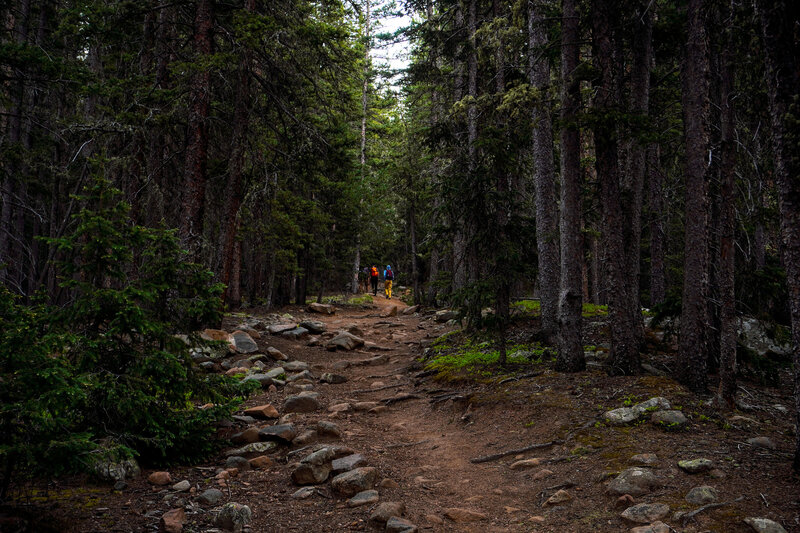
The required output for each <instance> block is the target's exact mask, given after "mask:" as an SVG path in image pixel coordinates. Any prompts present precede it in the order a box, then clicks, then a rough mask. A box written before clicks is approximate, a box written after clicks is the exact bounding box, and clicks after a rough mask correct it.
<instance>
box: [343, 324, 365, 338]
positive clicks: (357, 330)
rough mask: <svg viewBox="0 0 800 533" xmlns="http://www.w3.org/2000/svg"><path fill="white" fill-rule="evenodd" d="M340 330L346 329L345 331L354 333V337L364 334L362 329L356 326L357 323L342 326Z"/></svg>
mask: <svg viewBox="0 0 800 533" xmlns="http://www.w3.org/2000/svg"><path fill="white" fill-rule="evenodd" d="M342 331H346V332H347V333H350V334H352V335H355V336H356V337H363V336H364V330H362V329H361V328H360V327H358V324H347V325H346V326H345V327H343V328H342Z"/></svg>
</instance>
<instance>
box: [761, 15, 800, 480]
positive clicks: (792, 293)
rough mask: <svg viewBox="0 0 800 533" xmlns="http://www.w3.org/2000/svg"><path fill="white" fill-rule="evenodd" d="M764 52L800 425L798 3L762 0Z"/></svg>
mask: <svg viewBox="0 0 800 533" xmlns="http://www.w3.org/2000/svg"><path fill="white" fill-rule="evenodd" d="M756 5H757V6H758V10H759V15H760V17H761V25H762V29H763V38H764V50H765V53H766V66H767V68H766V70H767V87H768V90H769V104H770V118H771V122H772V142H773V151H774V153H775V180H776V182H777V185H778V195H779V199H780V213H781V239H782V241H783V262H784V265H785V266H786V280H787V284H788V288H789V308H790V313H791V317H792V354H793V367H794V394H795V424H796V425H797V426H798V427H800V179H798V176H800V155H799V154H800V135H798V130H797V124H798V123H800V109H798V101H797V95H798V94H800V65H798V57H800V43H798V40H797V38H796V32H797V27H798V25H800V5H798V3H797V2H793V1H790V0H775V1H767V0H758V1H757V2H756ZM792 466H793V468H794V471H795V472H798V473H800V432H798V433H797V435H796V437H795V454H794V462H793V464H792Z"/></svg>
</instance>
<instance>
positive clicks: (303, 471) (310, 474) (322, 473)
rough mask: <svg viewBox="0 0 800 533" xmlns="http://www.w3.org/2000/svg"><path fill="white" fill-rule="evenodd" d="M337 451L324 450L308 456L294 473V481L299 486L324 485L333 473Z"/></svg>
mask: <svg viewBox="0 0 800 533" xmlns="http://www.w3.org/2000/svg"><path fill="white" fill-rule="evenodd" d="M334 457H335V450H334V449H332V448H322V449H320V450H317V451H316V452H314V453H312V454H310V455H308V456H307V457H305V458H304V459H302V460H301V461H300V464H298V465H297V467H296V468H295V469H294V471H292V481H293V482H294V483H295V484H297V485H317V484H319V483H324V482H325V480H326V479H328V476H329V475H330V473H331V461H332V460H333V458H334Z"/></svg>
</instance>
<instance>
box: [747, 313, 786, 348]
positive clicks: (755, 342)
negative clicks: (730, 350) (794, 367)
mask: <svg viewBox="0 0 800 533" xmlns="http://www.w3.org/2000/svg"><path fill="white" fill-rule="evenodd" d="M739 342H740V343H741V344H742V345H743V346H745V347H747V348H749V349H751V350H753V351H754V352H756V353H757V354H759V355H761V356H764V355H767V354H768V353H775V354H778V355H791V353H792V346H791V344H789V343H786V344H780V343H778V342H777V341H776V340H775V339H773V338H771V337H770V336H769V335H768V334H767V328H766V327H764V323H763V322H761V321H760V320H757V319H755V318H749V317H742V318H740V319H739Z"/></svg>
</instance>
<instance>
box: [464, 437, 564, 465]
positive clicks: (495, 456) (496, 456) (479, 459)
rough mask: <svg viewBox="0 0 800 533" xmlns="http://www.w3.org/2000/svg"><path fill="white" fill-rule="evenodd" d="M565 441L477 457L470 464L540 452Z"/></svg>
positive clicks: (533, 445)
mask: <svg viewBox="0 0 800 533" xmlns="http://www.w3.org/2000/svg"><path fill="white" fill-rule="evenodd" d="M562 442H563V441H560V440H551V441H550V442H543V443H539V444H531V445H530V446H525V447H524V448H517V449H514V450H507V451H505V452H500V453H495V454H492V455H484V456H483V457H476V458H474V459H470V460H469V462H470V463H475V464H477V463H488V462H489V461H495V460H497V459H502V458H503V457H508V456H509V455H516V454H518V453H525V452H529V451H531V450H538V449H540V448H547V447H550V446H554V445H556V444H562Z"/></svg>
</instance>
